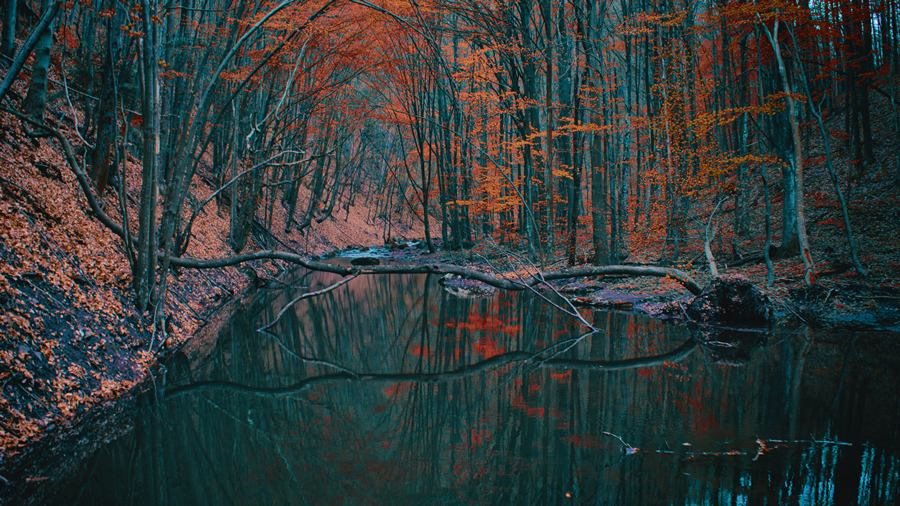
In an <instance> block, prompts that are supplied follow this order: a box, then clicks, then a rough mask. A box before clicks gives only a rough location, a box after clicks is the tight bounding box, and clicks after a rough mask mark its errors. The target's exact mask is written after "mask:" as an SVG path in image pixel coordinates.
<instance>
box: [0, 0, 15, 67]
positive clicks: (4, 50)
mask: <svg viewBox="0 0 900 506" xmlns="http://www.w3.org/2000/svg"><path fill="white" fill-rule="evenodd" d="M18 5H19V2H18V0H6V2H4V4H3V32H2V34H0V56H4V57H5V58H4V61H3V62H2V63H0V66H3V67H6V66H7V65H8V64H10V63H11V62H12V60H13V56H14V55H15V53H16V17H17V16H16V7H17V6H18Z"/></svg>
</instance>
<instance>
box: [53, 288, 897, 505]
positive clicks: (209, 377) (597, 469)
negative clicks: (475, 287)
mask: <svg viewBox="0 0 900 506" xmlns="http://www.w3.org/2000/svg"><path fill="white" fill-rule="evenodd" d="M337 279H338V278H337V277H335V276H331V275H327V274H321V273H312V274H307V275H298V276H297V280H296V282H297V283H298V284H302V285H305V286H307V287H308V289H310V290H315V289H321V288H323V287H325V286H328V285H329V284H331V283H333V282H335V281H336V280H337ZM306 290H307V289H294V290H285V291H282V292H269V293H268V294H267V295H260V296H259V297H258V298H257V300H256V301H255V302H253V303H252V304H251V305H250V306H249V308H248V309H247V310H245V311H242V312H240V313H239V314H235V315H234V317H233V318H232V320H231V322H230V324H228V325H227V326H226V327H225V328H223V329H222V330H221V331H219V333H218V335H217V336H213V337H214V338H213V339H208V340H207V341H204V342H203V343H201V345H198V346H195V347H194V349H193V351H191V352H190V355H189V356H185V355H179V356H177V357H175V358H173V359H172V360H170V361H169V363H168V372H167V375H166V382H167V384H166V389H160V390H158V391H157V392H156V394H155V395H153V396H151V397H150V398H148V399H146V400H145V401H144V402H143V403H142V405H143V406H144V407H143V408H142V409H141V410H140V411H139V413H138V415H137V418H136V420H135V421H134V427H133V429H132V430H130V431H128V432H126V433H125V434H124V435H122V436H121V437H119V438H118V439H117V440H116V441H113V442H112V443H110V444H108V445H106V446H105V447H102V448H101V449H100V450H99V451H97V452H96V454H95V455H94V456H92V457H91V458H89V459H88V460H87V461H86V462H85V463H84V469H83V470H82V472H81V475H80V476H79V477H77V478H75V479H74V481H73V483H72V484H71V485H70V486H68V487H67V488H66V489H65V490H64V491H63V492H62V493H61V496H60V498H59V502H60V503H61V504H115V505H126V504H187V505H197V504H223V505H227V504H236V505H248V504H266V505H269V504H272V505H282V504H284V505H287V504H414V505H426V504H629V505H630V504H710V505H716V504H723V505H732V504H735V505H737V504H838V505H844V504H893V503H895V501H896V500H897V497H898V496H900V459H898V457H900V398H898V397H900V396H898V392H900V389H898V379H900V345H898V341H900V336H898V335H896V334H878V333H855V334H854V333H843V334H839V333H816V332H813V331H811V330H808V329H805V328H799V329H779V330H778V331H776V332H774V333H772V334H769V335H768V336H764V337H763V339H761V341H763V344H762V345H761V346H757V347H753V348H749V349H748V350H746V351H747V355H748V356H749V360H746V361H745V360H737V359H734V358H732V359H729V360H722V359H721V356H720V355H719V354H717V353H714V352H712V351H711V350H710V349H709V348H706V347H702V346H698V345H696V344H695V342H694V341H693V340H692V337H691V333H690V331H689V330H688V329H687V328H685V327H681V326H674V325H666V324H663V323H661V322H659V321H657V320H654V319H651V318H648V317H644V316H640V315H632V314H622V313H607V312H594V313H591V312H587V313H586V318H587V319H588V320H590V321H592V323H593V325H594V326H595V327H597V328H599V329H601V331H600V332H598V333H595V334H591V335H588V336H586V337H583V338H582V339H580V340H577V341H572V340H573V339H575V338H577V337H578V336H580V335H582V334H583V333H584V330H585V329H584V328H583V327H581V326H580V325H579V324H578V323H577V321H576V320H574V319H573V318H571V317H570V316H567V315H565V314H563V313H561V312H560V311H559V310H557V309H555V308H552V307H550V306H549V305H548V304H547V302H546V301H544V300H542V299H541V298H539V297H536V296H534V295H531V294H512V293H499V294H497V295H495V296H494V297H492V298H483V299H461V298H457V297H455V296H452V295H450V294H448V293H446V292H445V291H444V290H443V289H442V288H441V287H440V286H439V285H438V284H437V280H436V278H435V277H427V276H399V275H398V276H383V277H364V278H358V279H355V280H353V281H352V282H350V283H349V284H347V285H345V286H343V287H341V288H338V289H337V290H334V291H332V292H329V293H327V294H325V295H322V296H320V297H317V298H314V299H308V300H305V301H301V302H299V303H298V304H296V305H295V306H294V308H293V309H292V310H291V311H289V312H287V313H286V314H285V315H284V316H283V317H282V319H281V320H280V322H279V323H278V324H277V325H275V326H274V327H272V328H271V329H270V332H271V334H265V333H260V332H257V331H256V329H257V328H259V327H260V326H262V325H264V324H265V323H267V322H270V321H272V319H273V318H274V317H275V315H276V314H277V313H278V312H279V311H280V310H281V309H282V307H283V306H284V305H285V303H286V302H287V301H289V300H291V299H292V298H294V297H295V296H297V295H299V294H301V293H303V292H304V291H306ZM725 337H727V336H725ZM554 345H555V347H554V348H552V351H551V352H544V353H542V354H541V356H542V357H545V358H546V357H549V356H550V355H551V354H552V352H561V353H560V354H558V355H556V356H555V357H554V359H555V362H545V363H541V362H540V361H538V360H526V358H527V357H529V356H530V355H531V354H535V353H538V352H541V350H545V349H547V348H548V347H552V346H554Z"/></svg>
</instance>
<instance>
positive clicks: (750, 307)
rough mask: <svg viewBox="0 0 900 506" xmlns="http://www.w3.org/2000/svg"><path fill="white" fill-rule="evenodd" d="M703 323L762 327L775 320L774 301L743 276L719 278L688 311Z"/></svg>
mask: <svg viewBox="0 0 900 506" xmlns="http://www.w3.org/2000/svg"><path fill="white" fill-rule="evenodd" d="M687 314H688V316H689V317H690V318H692V319H693V320H696V321H697V322H699V323H707V324H719V325H733V326H761V325H766V324H768V323H769V322H771V321H772V319H773V318H774V307H773V304H772V300H771V299H770V298H769V296H768V295H766V294H765V293H764V292H763V291H762V290H760V289H759V288H757V287H756V286H754V285H753V283H751V282H750V280H749V279H747V278H745V277H743V276H737V275H728V276H719V277H717V278H716V279H715V280H713V282H712V283H710V284H709V285H708V286H707V287H706V288H704V289H703V292H701V293H700V295H698V296H696V297H695V298H694V300H693V301H692V302H691V304H690V305H689V306H688V307H687Z"/></svg>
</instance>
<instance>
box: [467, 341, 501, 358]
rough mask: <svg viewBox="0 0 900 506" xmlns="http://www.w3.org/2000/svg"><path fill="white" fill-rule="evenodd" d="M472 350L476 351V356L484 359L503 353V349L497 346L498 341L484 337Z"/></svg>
mask: <svg viewBox="0 0 900 506" xmlns="http://www.w3.org/2000/svg"><path fill="white" fill-rule="evenodd" d="M472 348H474V349H475V354H476V355H480V356H482V357H484V358H491V357H495V356H497V355H500V354H501V353H503V351H504V350H503V347H502V346H500V345H499V344H497V342H496V341H493V340H491V339H488V338H486V337H482V338H481V339H479V340H478V342H477V343H475V344H473V345H472Z"/></svg>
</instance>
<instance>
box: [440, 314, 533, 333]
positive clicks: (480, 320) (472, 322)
mask: <svg viewBox="0 0 900 506" xmlns="http://www.w3.org/2000/svg"><path fill="white" fill-rule="evenodd" d="M444 326H445V327H447V328H451V329H453V328H455V329H466V330H471V331H489V332H503V333H504V334H508V335H511V336H514V335H516V334H518V333H519V332H521V331H522V326H521V325H516V324H510V323H507V322H505V321H503V320H501V319H499V318H494V317H493V316H487V317H485V316H481V315H478V314H471V315H469V319H468V321H463V322H457V321H456V320H450V321H449V322H447V323H445V324H444Z"/></svg>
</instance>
